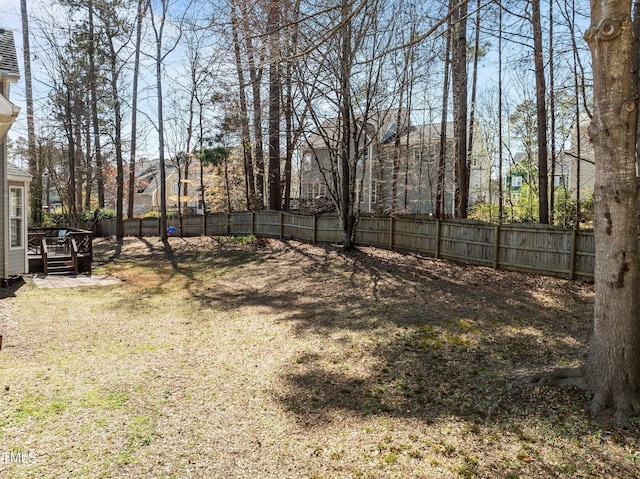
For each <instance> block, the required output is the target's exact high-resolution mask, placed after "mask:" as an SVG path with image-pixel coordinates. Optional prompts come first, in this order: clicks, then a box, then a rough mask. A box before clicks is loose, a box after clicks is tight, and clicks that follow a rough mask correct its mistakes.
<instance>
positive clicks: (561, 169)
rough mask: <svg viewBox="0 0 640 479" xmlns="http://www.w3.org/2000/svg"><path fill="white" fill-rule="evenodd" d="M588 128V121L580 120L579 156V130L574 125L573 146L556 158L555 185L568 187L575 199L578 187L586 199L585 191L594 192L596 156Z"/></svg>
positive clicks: (582, 196) (572, 133) (572, 131)
mask: <svg viewBox="0 0 640 479" xmlns="http://www.w3.org/2000/svg"><path fill="white" fill-rule="evenodd" d="M588 128H589V122H588V121H581V122H580V155H579V156H578V146H577V145H578V130H577V128H576V127H575V125H574V127H573V128H572V130H571V148H569V149H568V150H566V151H564V152H562V153H561V154H560V155H559V156H558V159H557V160H556V171H555V175H554V186H555V187H556V188H558V187H564V188H566V189H567V191H568V192H569V194H570V196H571V198H573V199H576V194H577V191H578V189H579V190H580V196H581V198H582V199H585V198H584V195H585V193H588V194H591V193H593V188H594V185H595V178H596V167H595V157H594V152H593V143H591V140H590V139H589V134H588V132H587V130H588ZM578 170H579V174H578ZM549 171H551V170H549Z"/></svg>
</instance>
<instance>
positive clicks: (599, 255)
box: [585, 0, 640, 423]
mask: <svg viewBox="0 0 640 479" xmlns="http://www.w3.org/2000/svg"><path fill="white" fill-rule="evenodd" d="M630 14H631V0H619V1H606V0H592V2H591V27H590V28H589V29H588V30H587V33H586V34H585V39H586V40H587V42H588V44H589V47H590V48H591V54H592V59H593V86H594V116H593V119H592V122H591V126H590V127H589V133H590V135H591V138H592V140H593V145H594V152H595V166H596V174H595V181H596V183H595V211H594V222H595V223H594V233H595V240H596V249H595V255H596V256H595V261H596V269H595V274H594V280H595V307H594V315H595V318H594V319H595V320H594V332H593V341H592V344H591V351H590V356H589V360H588V364H587V374H588V376H587V377H588V379H589V382H590V386H591V388H592V390H593V391H594V397H593V402H592V406H591V409H592V411H593V412H599V411H601V410H603V409H605V408H613V409H614V411H615V417H616V419H617V420H618V421H619V422H620V423H626V421H627V419H628V418H629V417H630V416H631V415H634V414H638V413H639V412H640V348H639V347H638V344H640V317H639V315H638V306H639V304H638V303H639V299H640V297H639V291H638V288H639V284H640V283H639V279H640V278H638V226H637V221H636V208H637V196H638V185H637V179H636V170H635V148H636V146H635V145H636V110H637V108H636V103H635V97H634V91H633V86H632V75H631V63H632V59H631V53H632V43H633V38H632V23H631V17H630Z"/></svg>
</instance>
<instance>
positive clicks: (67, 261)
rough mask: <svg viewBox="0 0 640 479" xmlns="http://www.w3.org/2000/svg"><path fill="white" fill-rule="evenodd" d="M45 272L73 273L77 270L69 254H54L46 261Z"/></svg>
mask: <svg viewBox="0 0 640 479" xmlns="http://www.w3.org/2000/svg"><path fill="white" fill-rule="evenodd" d="M46 274H57V275H73V274H78V272H77V268H76V267H75V266H74V263H73V258H72V257H71V256H56V257H50V258H49V260H48V261H47V271H46Z"/></svg>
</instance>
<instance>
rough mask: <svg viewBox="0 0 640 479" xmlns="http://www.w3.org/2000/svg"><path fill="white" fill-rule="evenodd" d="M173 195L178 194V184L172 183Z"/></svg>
mask: <svg viewBox="0 0 640 479" xmlns="http://www.w3.org/2000/svg"><path fill="white" fill-rule="evenodd" d="M171 193H178V183H171Z"/></svg>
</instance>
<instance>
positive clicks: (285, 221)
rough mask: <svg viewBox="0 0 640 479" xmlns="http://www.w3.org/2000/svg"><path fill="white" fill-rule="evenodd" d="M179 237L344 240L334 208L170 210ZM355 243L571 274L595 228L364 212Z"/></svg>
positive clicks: (147, 223)
mask: <svg viewBox="0 0 640 479" xmlns="http://www.w3.org/2000/svg"><path fill="white" fill-rule="evenodd" d="M167 225H168V226H173V227H175V232H174V233H173V236H201V235H204V236H233V235H238V236H241V235H251V234H252V235H256V236H269V237H275V238H283V239H296V240H301V241H308V242H312V243H315V242H319V243H339V242H341V241H342V230H341V228H340V223H339V219H338V217H337V216H335V215H318V216H307V215H300V214H291V213H284V212H279V211H257V212H250V211H242V212H235V213H214V214H211V215H206V216H199V215H191V216H184V217H183V219H182V230H181V229H180V224H179V220H178V218H177V217H169V218H168V220H167ZM98 227H99V230H98V232H97V233H98V234H101V235H103V236H112V235H114V234H115V222H113V221H108V220H103V221H100V222H99V224H98ZM124 231H125V235H126V236H139V237H143V236H159V235H160V229H159V220H158V219H157V218H140V219H139V218H133V219H129V220H126V221H125V224H124ZM355 242H356V244H357V245H361V246H376V247H379V248H388V249H393V250H399V251H407V252H415V253H422V254H427V255H431V256H434V257H436V258H443V259H449V260H453V261H458V262H463V263H469V264H478V265H486V266H490V267H493V268H501V269H505V270H511V271H522V272H529V273H538V274H545V275H550V276H560V277H567V278H571V279H573V278H583V279H590V278H593V271H594V263H595V255H594V251H595V244H594V238H593V231H592V230H582V231H575V230H568V229H563V228H558V227H550V226H545V225H537V224H510V225H494V224H488V223H482V222H478V221H472V220H434V219H424V218H414V217H390V216H361V217H360V218H359V220H358V224H357V228H356V235H355Z"/></svg>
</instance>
